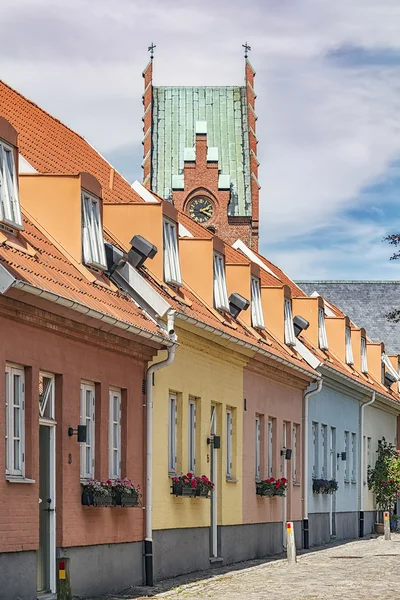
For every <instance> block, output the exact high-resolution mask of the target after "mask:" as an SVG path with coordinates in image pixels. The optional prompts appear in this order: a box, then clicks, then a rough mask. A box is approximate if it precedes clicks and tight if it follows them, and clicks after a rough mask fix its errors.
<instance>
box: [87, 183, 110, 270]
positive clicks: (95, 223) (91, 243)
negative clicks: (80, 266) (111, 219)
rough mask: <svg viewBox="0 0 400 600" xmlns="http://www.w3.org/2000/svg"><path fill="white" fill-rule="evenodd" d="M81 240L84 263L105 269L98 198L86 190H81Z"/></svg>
mask: <svg viewBox="0 0 400 600" xmlns="http://www.w3.org/2000/svg"><path fill="white" fill-rule="evenodd" d="M82 241H83V260H84V262H85V264H86V265H89V266H90V267H95V268H97V269H102V270H103V269H106V268H107V260H106V253H105V250H104V238H103V228H102V225H101V217H100V200H99V199H98V198H95V197H94V196H91V195H90V194H88V193H87V192H82Z"/></svg>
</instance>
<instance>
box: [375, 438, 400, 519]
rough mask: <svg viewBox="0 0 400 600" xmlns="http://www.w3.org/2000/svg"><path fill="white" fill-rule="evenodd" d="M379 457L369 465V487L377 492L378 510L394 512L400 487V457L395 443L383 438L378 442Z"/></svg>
mask: <svg viewBox="0 0 400 600" xmlns="http://www.w3.org/2000/svg"><path fill="white" fill-rule="evenodd" d="M377 454H378V458H377V459H376V463H375V466H374V467H368V479H367V481H368V488H369V489H370V490H372V491H373V492H374V494H375V500H376V506H377V508H378V510H383V511H389V512H391V513H393V509H394V506H395V504H396V500H397V493H398V491H399V489H400V457H399V453H398V451H397V450H396V448H395V447H394V446H393V444H390V443H388V442H386V440H385V438H382V440H380V441H379V442H378V450H377Z"/></svg>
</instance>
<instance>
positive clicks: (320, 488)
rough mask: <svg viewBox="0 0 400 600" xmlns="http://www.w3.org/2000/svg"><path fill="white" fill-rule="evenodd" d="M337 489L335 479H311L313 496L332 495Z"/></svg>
mask: <svg viewBox="0 0 400 600" xmlns="http://www.w3.org/2000/svg"><path fill="white" fill-rule="evenodd" d="M338 487H339V485H338V482H337V481H336V480H335V479H313V494H333V493H334V492H336V491H337V489H338Z"/></svg>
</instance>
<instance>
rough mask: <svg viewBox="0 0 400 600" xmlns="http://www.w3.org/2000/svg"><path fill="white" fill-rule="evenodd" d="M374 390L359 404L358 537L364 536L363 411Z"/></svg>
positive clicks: (372, 399)
mask: <svg viewBox="0 0 400 600" xmlns="http://www.w3.org/2000/svg"><path fill="white" fill-rule="evenodd" d="M375 395H376V394H375V392H372V398H371V400H369V401H368V402H363V404H361V406H360V440H359V448H360V472H359V475H358V485H359V486H360V487H359V489H360V520H359V527H360V528H359V537H364V448H363V443H364V411H365V409H366V407H367V406H371V404H373V403H374V402H375Z"/></svg>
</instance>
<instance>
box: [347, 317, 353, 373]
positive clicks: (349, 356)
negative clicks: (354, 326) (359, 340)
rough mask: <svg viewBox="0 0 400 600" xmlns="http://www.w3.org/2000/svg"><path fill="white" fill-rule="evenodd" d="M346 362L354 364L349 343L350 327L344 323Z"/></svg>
mask: <svg viewBox="0 0 400 600" xmlns="http://www.w3.org/2000/svg"><path fill="white" fill-rule="evenodd" d="M346 364H347V365H354V357H353V347H352V345H351V327H350V325H346Z"/></svg>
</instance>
